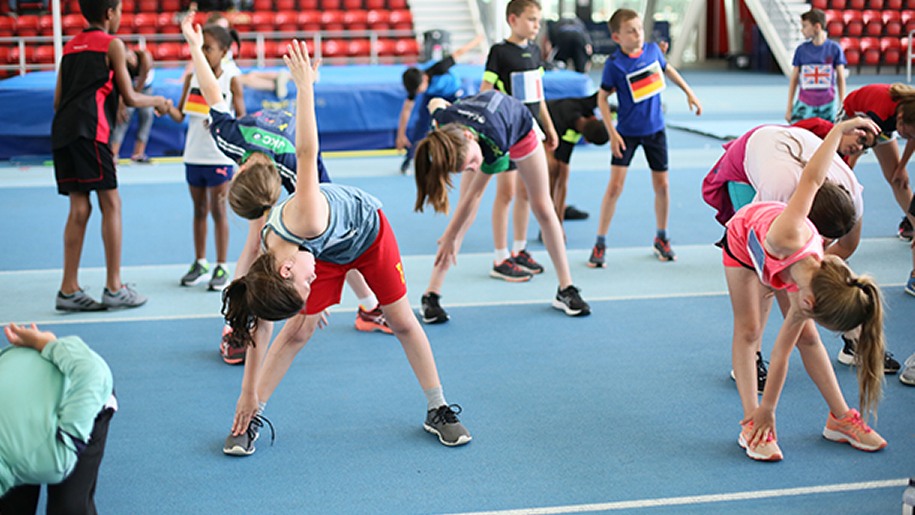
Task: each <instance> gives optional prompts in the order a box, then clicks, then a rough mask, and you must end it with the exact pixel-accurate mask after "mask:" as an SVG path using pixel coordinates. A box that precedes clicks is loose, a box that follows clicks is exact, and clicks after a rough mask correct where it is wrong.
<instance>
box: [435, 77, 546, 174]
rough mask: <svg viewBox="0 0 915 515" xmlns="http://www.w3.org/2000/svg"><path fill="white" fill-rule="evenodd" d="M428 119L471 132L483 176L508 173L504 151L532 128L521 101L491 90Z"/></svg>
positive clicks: (507, 158)
mask: <svg viewBox="0 0 915 515" xmlns="http://www.w3.org/2000/svg"><path fill="white" fill-rule="evenodd" d="M432 120H433V122H434V123H435V125H436V126H438V127H441V126H442V125H445V124H447V123H458V124H461V125H463V126H465V127H467V128H469V129H470V130H471V131H473V132H474V133H475V134H476V135H477V138H478V142H479V144H480V148H481V149H482V150H483V165H482V166H481V167H480V170H481V171H482V172H483V173H487V174H494V173H499V172H504V171H505V170H508V166H509V164H508V163H509V155H508V150H509V149H510V148H511V147H512V145H514V144H515V143H517V142H519V141H521V138H523V137H525V136H527V133H529V132H531V129H533V128H534V118H533V117H532V116H531V112H530V111H528V109H527V107H525V105H524V104H522V103H521V101H519V100H517V99H515V98H512V97H510V96H508V95H505V94H504V93H501V92H499V91H496V90H494V89H491V90H489V91H484V92H483V93H478V94H476V95H473V96H471V97H464V98H462V99H460V100H458V101H457V102H456V103H454V104H451V105H450V106H448V107H446V108H444V109H438V110H436V111H435V112H434V113H432Z"/></svg>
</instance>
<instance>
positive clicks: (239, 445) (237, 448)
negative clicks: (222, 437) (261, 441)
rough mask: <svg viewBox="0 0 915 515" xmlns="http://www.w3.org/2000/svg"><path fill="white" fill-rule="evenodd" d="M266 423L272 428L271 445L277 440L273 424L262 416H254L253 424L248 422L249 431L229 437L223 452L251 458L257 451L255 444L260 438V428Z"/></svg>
mask: <svg viewBox="0 0 915 515" xmlns="http://www.w3.org/2000/svg"><path fill="white" fill-rule="evenodd" d="M264 422H266V423H267V425H268V426H269V427H270V445H273V442H274V441H275V440H276V432H275V431H274V430H273V424H272V423H271V422H270V421H269V420H267V417H265V416H264V415H262V414H258V415H254V418H252V419H251V422H248V429H247V430H246V431H245V432H244V433H242V434H240V435H238V436H233V435H231V434H230V435H229V436H227V437H226V443H225V444H224V445H223V446H222V452H224V453H225V454H229V455H231V456H250V455H252V454H254V451H256V450H257V449H256V448H255V447H254V442H256V441H257V437H258V436H260V428H262V427H264Z"/></svg>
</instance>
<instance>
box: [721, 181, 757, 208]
mask: <svg viewBox="0 0 915 515" xmlns="http://www.w3.org/2000/svg"><path fill="white" fill-rule="evenodd" d="M728 196H730V197H731V205H732V206H734V211H737V210H738V209H740V208H742V207H743V206H745V205H747V204H749V203H750V202H752V201H753V197H755V196H756V190H755V189H753V186H750V185H749V184H745V183H742V182H733V181H730V182H728Z"/></svg>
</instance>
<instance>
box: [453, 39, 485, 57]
mask: <svg viewBox="0 0 915 515" xmlns="http://www.w3.org/2000/svg"><path fill="white" fill-rule="evenodd" d="M484 39H486V38H485V37H484V36H483V34H477V36H476V37H475V38H473V39H471V40H470V42H468V43H467V44H466V45H464V46H462V47H461V48H458V49H457V50H455V51H454V52H451V57H453V58H454V60H455V61H457V60H458V59H460V57H461V56H462V55H464V54H466V53H467V52H469V51H471V50H473V48H474V47H475V46H477V45H479V44H480V43H482V42H483V40H484Z"/></svg>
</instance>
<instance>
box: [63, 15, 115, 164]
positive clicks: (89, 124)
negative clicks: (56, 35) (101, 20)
mask: <svg viewBox="0 0 915 515" xmlns="http://www.w3.org/2000/svg"><path fill="white" fill-rule="evenodd" d="M112 39H114V36H112V35H111V34H108V33H107V32H105V31H103V30H101V29H98V28H89V29H86V30H84V31H83V32H81V33H79V34H78V35H77V36H76V37H74V38H73V39H71V40H70V41H69V42H67V44H66V45H65V46H64V56H63V59H61V62H60V72H59V73H60V79H59V80H60V86H61V89H60V104H59V105H58V107H57V112H55V113H54V121H53V123H52V124H51V146H52V147H53V148H55V149H56V148H61V147H64V146H66V145H67V144H69V143H71V142H73V141H75V140H76V139H77V138H87V139H90V140H94V141H98V142H100V143H105V144H108V142H109V139H110V135H111V130H112V129H113V128H114V125H115V117H116V116H117V110H118V90H117V86H116V85H115V83H114V72H113V71H112V70H111V67H110V66H109V65H108V46H109V45H110V44H111V40H112Z"/></svg>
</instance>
